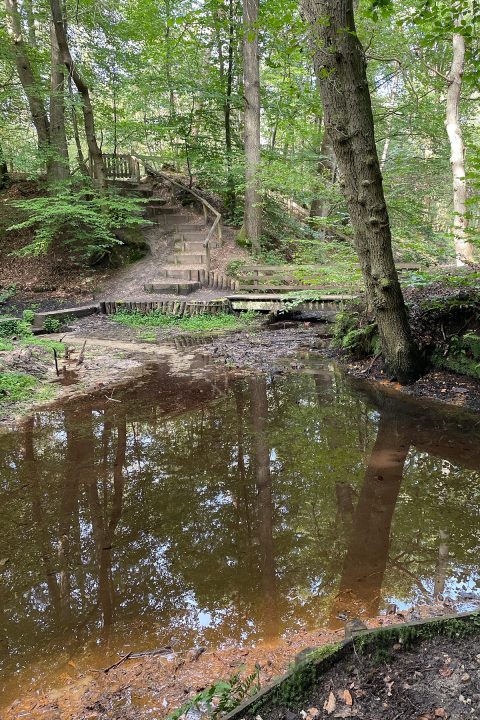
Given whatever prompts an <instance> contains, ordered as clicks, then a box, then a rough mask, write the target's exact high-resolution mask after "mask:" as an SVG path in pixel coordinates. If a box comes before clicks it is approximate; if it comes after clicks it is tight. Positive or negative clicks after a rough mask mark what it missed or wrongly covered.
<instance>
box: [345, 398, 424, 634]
mask: <svg viewBox="0 0 480 720" xmlns="http://www.w3.org/2000/svg"><path fill="white" fill-rule="evenodd" d="M409 449H410V434H409V431H408V427H405V425H404V423H402V421H401V420H400V419H399V418H398V417H397V416H396V415H391V414H388V413H385V412H382V413H381V415H380V419H379V423H378V431H377V437H376V440H375V445H374V446H373V450H372V452H371V454H370V457H369V459H368V464H367V469H366V472H365V479H364V482H363V485H362V489H361V491H360V495H359V498H358V502H357V506H356V508H355V512H354V514H353V520H352V528H351V532H350V540H349V543H348V548H347V553H346V556H345V562H344V565H343V570H342V575H341V580H340V588H339V591H338V595H337V597H336V599H335V602H334V604H333V609H332V618H331V619H332V621H333V622H332V624H335V622H334V621H335V618H336V616H337V615H338V613H339V612H342V613H345V612H347V613H348V614H349V615H350V617H359V616H361V615H363V616H365V617H373V616H375V615H377V614H378V612H379V606H380V599H381V592H382V585H383V578H384V574H385V570H386V567H387V561H388V554H389V549H390V532H391V525H392V519H393V514H394V511H395V506H396V504H397V499H398V494H399V492H400V486H401V483H402V477H403V468H404V465H405V461H406V459H407V455H408V452H409ZM337 497H338V493H337ZM337 624H338V623H337Z"/></svg>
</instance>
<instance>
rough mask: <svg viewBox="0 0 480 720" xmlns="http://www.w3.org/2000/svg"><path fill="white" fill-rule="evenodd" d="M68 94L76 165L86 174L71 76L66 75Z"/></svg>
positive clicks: (86, 169) (86, 168)
mask: <svg viewBox="0 0 480 720" xmlns="http://www.w3.org/2000/svg"><path fill="white" fill-rule="evenodd" d="M68 94H69V97H70V104H71V106H72V127H73V137H74V138H75V147H76V148H77V158H78V167H79V169H80V172H81V173H82V175H88V167H87V163H86V162H85V156H84V154H83V149H82V141H81V140H80V132H79V130H78V118H77V108H76V105H75V97H74V94H73V88H72V78H71V77H70V75H69V76H68Z"/></svg>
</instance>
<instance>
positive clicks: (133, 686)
mask: <svg viewBox="0 0 480 720" xmlns="http://www.w3.org/2000/svg"><path fill="white" fill-rule="evenodd" d="M452 607H453V606H452V605H443V604H440V605H430V606H418V607H415V608H412V609H411V610H410V611H408V612H405V613H403V614H402V613H400V614H390V615H386V616H385V615H383V616H378V617H376V618H373V619H371V620H369V621H367V623H366V625H367V627H369V628H377V627H388V626H390V625H394V624H398V623H399V622H400V623H401V622H407V621H409V620H411V619H418V618H427V617H440V616H442V615H443V614H448V613H451V612H452ZM344 636H345V632H344V630H343V629H340V630H337V631H332V630H326V629H317V630H313V631H305V630H298V631H296V632H290V633H288V634H287V636H286V637H285V638H283V639H282V640H280V641H277V642H276V643H275V644H270V645H268V644H263V645H259V646H253V647H252V646H250V647H232V648H226V649H207V650H205V648H201V647H200V648H192V649H191V650H189V651H187V652H176V650H175V646H173V647H172V648H168V649H166V650H165V651H163V652H159V653H158V654H153V655H149V654H148V653H147V654H145V655H144V656H143V657H140V658H128V657H127V656H126V655H123V656H122V657H118V658H113V659H111V660H109V659H108V658H109V656H108V648H106V654H105V661H104V663H103V664H102V663H101V661H100V660H99V657H98V653H97V655H96V657H95V658H94V659H92V666H91V667H90V668H88V669H86V670H82V671H79V670H78V667H77V665H79V664H80V663H81V664H83V665H85V658H81V657H79V658H76V657H72V658H69V659H68V660H67V659H66V661H65V665H64V669H63V671H62V672H61V673H60V674H59V677H58V679H57V682H56V683H55V684H52V683H51V681H50V683H49V682H48V681H45V682H44V683H43V687H42V689H41V690H39V689H38V681H37V682H36V689H35V691H34V690H33V688H32V692H31V693H26V694H24V695H23V697H22V698H17V699H15V700H14V701H13V702H12V703H10V704H9V706H8V707H6V708H4V709H3V713H2V718H3V720H17V719H18V718H21V717H25V718H29V720H40V718H42V719H43V718H45V717H48V718H49V720H107V718H108V720H147V719H148V718H152V717H155V718H164V717H166V716H167V715H169V713H171V712H173V710H175V709H176V708H178V707H180V706H181V705H183V704H184V703H186V702H187V701H188V700H189V699H191V698H192V697H194V696H195V695H196V694H198V693H199V692H201V691H202V690H204V689H205V688H207V687H209V686H210V685H211V684H213V683H215V682H217V681H219V680H220V679H222V678H223V679H226V680H228V679H229V678H231V677H232V675H234V674H235V673H237V672H240V673H241V676H242V677H247V676H248V675H249V674H251V673H252V672H253V671H255V668H257V670H258V677H259V682H260V685H261V686H262V687H263V686H264V685H266V684H268V683H269V682H271V681H272V680H273V679H274V678H276V677H277V676H279V675H281V674H283V673H284V672H286V671H287V670H288V668H289V667H291V664H292V663H293V662H294V660H295V657H296V656H297V655H298V654H299V653H301V652H302V651H304V650H305V649H306V648H309V649H312V648H316V647H321V646H323V645H326V644H332V643H336V642H339V641H341V640H343V638H344ZM454 650H455V648H454V647H453V648H452V653H453V654H452V657H455V654H454ZM132 652H135V648H132ZM477 652H478V649H477ZM473 660H475V658H473ZM116 663H118V664H117V666H116V667H110V666H111V665H113V664H116ZM39 670H40V669H39ZM472 674H473V673H472ZM417 684H418V679H417ZM0 707H1V706H0ZM354 714H355V713H354ZM262 717H263V715H262ZM273 717H274V716H273V715H272V720H273ZM275 717H277V716H275ZM278 717H280V716H278ZM282 717H284V716H283V715H282ZM359 717H370V716H369V715H363V716H362V715H359ZM373 717H374V716H372V718H373ZM375 717H376V716H375ZM388 717H390V716H388ZM408 717H410V716H408ZM415 717H416V716H415ZM458 717H462V716H458ZM469 717H470V716H469ZM473 717H474V716H473Z"/></svg>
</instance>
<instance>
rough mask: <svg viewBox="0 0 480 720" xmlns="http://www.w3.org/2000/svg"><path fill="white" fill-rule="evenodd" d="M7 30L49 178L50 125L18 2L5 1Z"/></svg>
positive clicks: (12, 0) (15, 0)
mask: <svg viewBox="0 0 480 720" xmlns="http://www.w3.org/2000/svg"><path fill="white" fill-rule="evenodd" d="M5 10H6V15H7V17H6V20H7V28H8V32H9V35H10V37H11V38H12V43H13V50H14V55H15V65H16V68H17V74H18V77H19V80H20V83H21V85H22V88H23V91H24V93H25V96H26V98H27V102H28V107H29V109H30V113H31V116H32V122H33V125H34V127H35V130H36V133H37V139H38V149H39V150H40V152H41V153H42V154H43V155H45V160H46V164H47V176H49V175H50V166H51V163H50V147H49V146H50V124H49V121H48V115H47V111H46V109H45V105H44V100H43V93H42V90H41V87H40V81H39V80H38V79H37V78H36V77H35V73H34V71H33V67H32V64H31V63H30V59H29V57H28V52H27V48H26V46H25V42H24V40H23V35H22V20H21V17H20V13H19V10H18V5H17V0H5Z"/></svg>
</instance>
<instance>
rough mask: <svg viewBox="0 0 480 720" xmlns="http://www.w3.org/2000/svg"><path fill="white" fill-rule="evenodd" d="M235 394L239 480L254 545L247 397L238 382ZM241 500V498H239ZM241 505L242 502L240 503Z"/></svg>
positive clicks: (234, 387)
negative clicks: (248, 475)
mask: <svg viewBox="0 0 480 720" xmlns="http://www.w3.org/2000/svg"><path fill="white" fill-rule="evenodd" d="M233 394H234V396H235V404H236V408H237V470H238V480H239V484H240V493H241V502H242V505H243V512H244V517H245V523H246V527H247V542H248V547H249V548H251V547H252V521H251V518H250V507H249V504H248V486H247V480H246V473H245V437H244V432H243V418H244V413H245V399H244V396H243V392H242V388H241V387H239V385H238V384H235V385H234V386H233ZM239 500H240V498H239ZM239 506H240V503H239Z"/></svg>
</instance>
